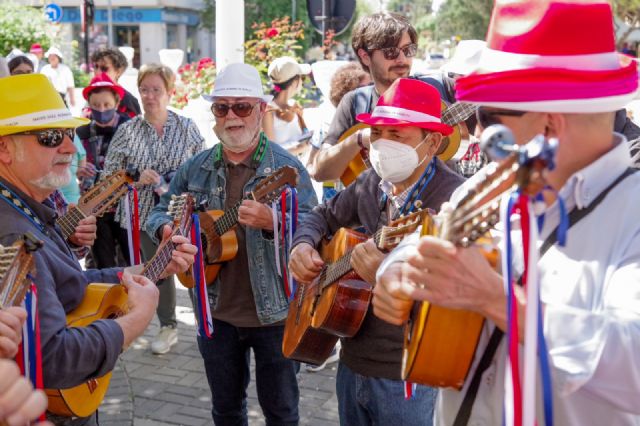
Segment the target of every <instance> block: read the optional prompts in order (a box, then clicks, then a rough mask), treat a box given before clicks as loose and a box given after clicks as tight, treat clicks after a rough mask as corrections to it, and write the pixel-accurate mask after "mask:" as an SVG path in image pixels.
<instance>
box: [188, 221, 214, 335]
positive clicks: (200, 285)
mask: <svg viewBox="0 0 640 426" xmlns="http://www.w3.org/2000/svg"><path fill="white" fill-rule="evenodd" d="M192 219H193V221H192V225H191V243H192V244H193V245H195V246H196V247H197V249H198V252H197V253H196V256H195V260H194V262H193V269H192V270H193V280H194V282H195V286H194V288H193V298H194V302H195V308H196V319H197V321H198V336H201V337H207V338H208V339H211V338H212V337H213V318H212V316H211V306H210V305H209V296H208V294H207V280H206V278H205V273H204V256H203V252H202V238H201V236H200V218H199V216H198V214H197V213H194V214H193V215H192Z"/></svg>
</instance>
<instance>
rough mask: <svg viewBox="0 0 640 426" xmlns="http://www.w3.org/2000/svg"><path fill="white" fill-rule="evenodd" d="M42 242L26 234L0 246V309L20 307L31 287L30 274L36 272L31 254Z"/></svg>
mask: <svg viewBox="0 0 640 426" xmlns="http://www.w3.org/2000/svg"><path fill="white" fill-rule="evenodd" d="M40 247H42V241H40V240H37V239H36V237H35V236H33V234H31V233H26V234H25V235H24V236H23V237H22V238H21V239H19V240H18V241H16V242H14V243H13V244H12V245H10V246H7V247H4V246H1V245H0V309H5V308H8V307H10V306H20V305H21V304H22V302H23V301H24V297H25V295H26V294H27V292H28V291H29V288H30V287H31V279H30V278H29V275H30V274H34V273H35V270H36V266H35V261H34V259H33V255H32V253H33V252H34V251H36V250H38V249H39V248H40Z"/></svg>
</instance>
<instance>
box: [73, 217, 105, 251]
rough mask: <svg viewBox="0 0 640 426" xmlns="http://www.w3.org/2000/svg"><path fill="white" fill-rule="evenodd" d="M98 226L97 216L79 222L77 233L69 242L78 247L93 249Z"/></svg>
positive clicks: (76, 228) (75, 232)
mask: <svg viewBox="0 0 640 426" xmlns="http://www.w3.org/2000/svg"><path fill="white" fill-rule="evenodd" d="M97 231H98V226H97V225H96V217H95V216H87V217H85V218H84V219H81V220H80V222H78V225H77V226H76V227H75V231H74V233H73V234H71V235H70V236H69V238H68V240H69V242H70V243H72V244H74V245H76V246H78V247H91V246H93V243H94V242H95V241H96V237H97Z"/></svg>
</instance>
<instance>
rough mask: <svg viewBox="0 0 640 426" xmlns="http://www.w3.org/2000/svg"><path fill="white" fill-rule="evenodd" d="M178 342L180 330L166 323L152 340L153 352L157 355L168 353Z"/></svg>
mask: <svg viewBox="0 0 640 426" xmlns="http://www.w3.org/2000/svg"><path fill="white" fill-rule="evenodd" d="M176 343H178V330H177V329H176V328H175V327H171V326H169V325H165V326H163V327H161V328H160V331H159V332H158V334H157V335H156V337H155V339H153V342H151V352H153V353H154V354H156V355H160V354H166V353H167V352H169V350H170V349H171V346H173V345H175V344H176Z"/></svg>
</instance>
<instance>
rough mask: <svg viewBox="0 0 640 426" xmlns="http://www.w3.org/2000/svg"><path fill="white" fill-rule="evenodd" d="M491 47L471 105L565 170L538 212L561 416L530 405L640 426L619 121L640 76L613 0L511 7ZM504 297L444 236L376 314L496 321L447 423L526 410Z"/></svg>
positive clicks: (394, 281) (501, 8) (499, 6)
mask: <svg viewBox="0 0 640 426" xmlns="http://www.w3.org/2000/svg"><path fill="white" fill-rule="evenodd" d="M523 22H526V23H527V25H522V23H523ZM487 45H488V47H489V49H490V50H488V51H487V52H486V55H483V59H482V60H481V63H480V68H479V71H478V72H476V73H473V74H471V75H470V76H468V77H465V78H462V79H460V80H458V82H457V88H456V89H457V93H458V96H459V99H460V100H462V101H466V102H473V103H475V104H478V105H480V109H479V110H478V120H479V122H480V124H481V125H483V126H489V125H492V124H498V123H500V124H503V125H505V126H507V127H509V128H510V129H511V130H512V131H513V134H514V137H515V142H516V143H517V144H525V143H526V142H528V141H529V140H530V139H531V138H533V137H534V136H536V135H539V134H542V135H544V136H546V137H547V138H556V139H557V140H558V148H557V151H556V154H555V158H554V167H553V168H551V169H550V170H546V171H545V172H544V173H543V176H544V177H545V180H546V182H547V184H548V185H549V187H550V190H545V191H544V192H543V195H544V202H543V203H541V205H538V206H536V207H537V208H536V209H535V210H536V213H537V215H538V220H539V222H538V225H539V229H540V235H539V239H538V241H537V247H541V248H540V254H541V257H540V258H539V259H538V263H537V264H536V265H530V266H529V267H530V268H537V271H536V272H537V277H538V281H539V283H540V301H541V318H539V319H538V320H539V323H540V324H541V326H542V332H543V334H544V338H545V339H546V346H547V348H548V351H547V352H548V354H547V353H544V352H542V356H543V357H544V358H543V359H547V355H548V363H549V367H550V376H551V377H550V378H551V383H550V386H549V387H550V388H551V389H550V390H551V395H548V394H547V395H548V396H550V397H551V400H552V406H553V407H552V409H553V410H552V412H551V411H550V409H551V405H549V404H548V403H546V402H545V401H546V400H545V399H544V398H542V396H541V392H538V394H537V395H536V397H535V401H531V400H527V399H524V403H525V404H526V403H527V402H530V401H531V402H534V403H535V406H534V407H532V408H533V409H534V410H535V413H534V414H535V416H536V417H537V421H538V422H540V421H541V419H545V424H550V422H551V421H552V420H553V421H554V423H555V424H562V425H605V424H610V425H614V424H615V425H637V424H640V407H639V406H638V400H639V399H640V376H639V375H638V374H635V373H634V374H630V372H637V371H639V369H640V358H639V357H638V352H639V351H640V298H639V297H638V295H639V294H640V223H639V222H638V217H639V216H640V203H638V199H639V197H640V173H637V172H635V173H634V169H633V168H631V165H632V163H631V157H630V154H629V149H628V146H627V143H626V142H627V141H626V139H625V137H624V136H623V135H621V134H619V133H615V132H613V130H614V118H615V111H617V110H619V109H620V108H622V107H623V106H624V105H626V103H628V102H629V101H630V100H631V99H633V98H634V96H635V94H636V92H637V90H638V75H637V64H636V63H635V62H634V61H631V60H629V59H628V58H625V57H624V55H622V54H619V53H617V52H616V51H615V37H614V29H613V16H612V11H611V5H610V4H609V3H608V2H606V1H602V0H594V1H589V2H586V1H585V2H568V1H563V0H551V1H548V2H546V3H545V4H544V5H543V6H540V7H536V8H532V7H531V2H530V1H525V0H521V1H513V0H498V1H497V2H496V5H495V8H494V11H493V16H492V19H491V26H490V27H489V31H488V36H487ZM464 189H466V188H464ZM464 189H463V190H462V191H461V192H460V193H459V194H458V195H462V194H464ZM454 197H455V194H454ZM567 216H568V217H567ZM540 221H542V223H540ZM518 222H519V221H518ZM512 224H513V226H514V231H513V233H514V234H516V233H517V231H518V229H519V226H518V225H516V224H515V223H514V222H513V221H512ZM523 233H524V231H523ZM564 235H566V240H565V238H564V237H563V236H564ZM514 241H522V239H521V238H520V237H515V236H514ZM543 242H544V243H543ZM533 244H534V246H535V245H536V242H533ZM514 255H515V256H516V257H519V256H517V253H514ZM502 256H503V257H504V256H506V254H505V253H502ZM403 261H405V262H403ZM504 293H505V291H504V285H503V279H502V277H501V276H500V275H499V273H498V272H496V271H494V270H493V269H492V268H491V267H490V266H489V263H488V262H487V261H486V260H485V259H484V257H483V255H482V254H481V253H480V251H479V250H478V249H477V248H475V247H471V248H459V247H454V246H453V245H452V244H451V243H449V242H445V241H443V240H441V239H438V238H435V237H424V238H421V239H419V240H418V238H416V239H415V240H414V241H412V242H411V243H406V244H405V243H403V246H402V247H400V248H398V249H397V250H396V251H395V252H393V253H392V254H391V255H390V256H389V257H388V258H387V262H386V263H385V264H384V265H383V266H382V267H381V268H380V269H379V271H378V280H377V286H376V288H375V291H374V299H373V304H374V311H375V313H376V315H378V316H379V317H380V318H382V319H385V320H387V321H389V322H391V323H393V324H401V323H403V322H404V321H406V320H407V317H408V314H409V310H410V309H411V306H412V303H413V300H427V301H429V302H431V303H433V304H436V305H441V306H445V307H448V308H454V309H464V310H471V311H475V312H477V313H479V314H480V315H482V316H483V317H485V318H486V321H485V325H484V328H483V330H482V334H481V336H480V339H479V342H478V345H477V350H476V353H475V357H474V360H473V362H472V365H471V369H470V371H469V374H468V375H467V378H466V381H465V384H464V386H463V388H462V390H461V391H460V392H458V391H454V390H451V389H442V390H441V391H440V395H439V399H438V404H437V408H436V424H438V425H451V424H467V423H468V424H500V423H504V422H507V423H512V421H513V420H514V419H513V418H511V415H509V414H508V413H509V412H510V411H511V410H506V411H505V410H503V407H505V406H504V405H503V403H509V402H510V401H511V400H512V399H511V398H508V399H505V392H506V391H505V383H506V382H505V378H507V377H508V378H509V381H511V378H510V374H511V373H510V372H509V371H508V365H509V364H508V362H509V361H508V358H507V353H508V350H507V349H508V348H507V346H508V344H507V343H506V339H504V338H502V335H501V333H500V330H503V331H505V332H506V331H507V324H508V323H509V320H508V315H507V302H506V299H507V297H506V296H505V294H504ZM515 294H516V296H515V304H516V306H517V312H518V322H517V325H518V336H519V342H520V344H522V343H523V338H524V330H525V325H528V324H526V323H528V321H531V320H532V321H536V319H531V320H530V319H527V318H525V312H526V309H527V307H528V306H529V305H530V304H531V303H536V301H535V300H533V301H532V300H527V296H526V293H525V291H524V290H523V289H522V288H521V287H519V286H516V288H515ZM511 325H512V326H513V325H514V324H513V323H512V324H511ZM496 330H497V331H496ZM490 336H491V337H490ZM494 337H495V338H494ZM519 349H520V350H522V347H520V348H519ZM521 359H522V358H521ZM481 360H483V361H481ZM485 360H486V361H485ZM534 362H535V361H534ZM543 365H544V364H543ZM541 369H542V367H541ZM472 383H473V385H472ZM525 384H526V383H525ZM513 395H514V397H515V396H517V395H516V393H515V392H514V394H513ZM525 407H526V405H525ZM543 407H544V410H543ZM520 408H521V407H519V406H515V410H516V411H515V412H519V409H520ZM505 412H506V413H507V414H505ZM511 412H512V413H513V411H511ZM505 415H506V416H508V418H507V419H505V417H504V416H505ZM551 415H552V416H553V419H551Z"/></svg>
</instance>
